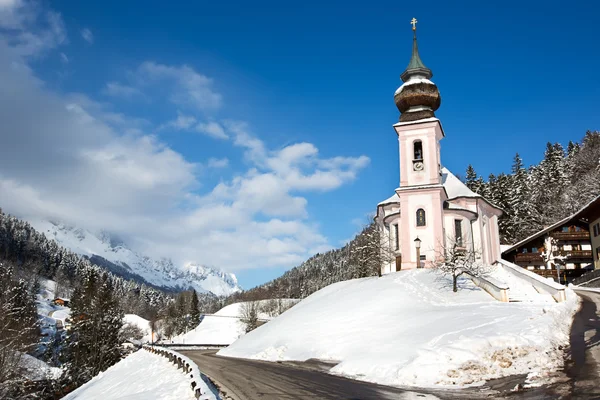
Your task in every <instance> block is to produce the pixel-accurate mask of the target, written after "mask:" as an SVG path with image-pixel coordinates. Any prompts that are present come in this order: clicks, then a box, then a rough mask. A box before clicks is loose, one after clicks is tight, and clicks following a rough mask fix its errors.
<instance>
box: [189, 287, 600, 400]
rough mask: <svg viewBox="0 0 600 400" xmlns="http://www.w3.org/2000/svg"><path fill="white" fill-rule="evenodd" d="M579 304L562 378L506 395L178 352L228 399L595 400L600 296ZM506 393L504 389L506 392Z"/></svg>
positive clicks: (502, 387) (499, 388) (505, 385)
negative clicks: (410, 385) (415, 386)
mask: <svg viewBox="0 0 600 400" xmlns="http://www.w3.org/2000/svg"><path fill="white" fill-rule="evenodd" d="M578 294H579V296H580V297H581V298H582V300H583V303H582V307H581V309H580V310H579V312H578V313H577V314H576V316H575V319H574V321H573V326H572V328H571V346H570V349H569V353H570V354H569V359H568V361H567V363H566V366H565V371H564V372H565V374H563V375H566V376H565V377H564V379H562V380H560V381H559V382H557V383H555V384H552V385H549V386H545V387H541V388H536V389H529V390H527V391H525V392H520V393H510V388H512V387H514V384H515V382H517V383H518V382H519V379H518V378H516V381H511V380H509V379H508V380H507V381H502V380H499V381H498V382H493V383H492V382H489V385H487V388H483V390H479V389H467V390H460V391H447V390H438V391H432V390H428V389H427V390H425V389H424V390H419V389H412V388H411V389H402V388H394V387H389V386H382V385H376V384H372V383H367V382H361V381H356V380H352V379H347V378H343V377H339V376H335V375H330V374H327V373H325V372H323V371H322V370H319V369H318V367H319V365H318V364H310V363H307V364H302V363H271V362H264V361H256V360H245V359H239V358H227V357H219V356H216V355H215V353H216V350H189V351H181V350H180V352H181V353H183V354H185V355H186V356H188V357H190V358H191V359H192V360H194V361H195V362H196V364H198V367H200V370H201V371H202V372H204V373H205V374H206V375H208V376H209V377H210V378H211V379H212V380H213V381H214V382H215V383H216V384H217V385H218V386H219V387H220V389H221V390H222V392H223V393H225V394H226V397H225V399H233V400H267V399H268V400H271V399H273V400H286V399H323V400H325V399H347V400H371V399H373V400H375V399H377V400H380V399H381V400H386V399H398V400H399V399H436V398H439V399H465V398H468V399H476V398H503V397H505V398H510V399H512V398H514V399H535V400H538V399H582V400H585V399H600V293H593V292H584V291H578ZM507 389H508V390H507Z"/></svg>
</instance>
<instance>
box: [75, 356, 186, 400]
mask: <svg viewBox="0 0 600 400" xmlns="http://www.w3.org/2000/svg"><path fill="white" fill-rule="evenodd" d="M73 399H81V400H93V399H99V400H100V399H111V400H118V399H127V400H146V399H156V400H179V399H181V400H185V399H189V400H193V399H195V397H194V393H193V392H192V390H191V387H190V383H189V379H188V378H187V376H186V375H185V374H183V373H182V372H181V370H178V369H177V367H175V366H174V365H173V364H171V363H170V362H169V361H168V360H167V359H166V358H164V357H160V356H158V355H155V354H151V353H149V352H147V351H145V350H139V351H137V352H135V353H133V354H131V355H129V356H128V357H127V358H125V359H124V360H121V361H120V362H118V363H117V364H115V365H113V366H112V367H110V368H109V369H107V370H106V371H104V372H102V373H100V374H99V375H98V376H96V377H94V378H93V379H92V380H91V381H89V382H87V383H86V384H84V385H83V386H81V387H80V388H78V389H77V390H75V391H74V392H72V393H70V394H68V395H67V396H66V397H64V398H63V400H73Z"/></svg>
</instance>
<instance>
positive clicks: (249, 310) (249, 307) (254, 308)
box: [240, 300, 260, 333]
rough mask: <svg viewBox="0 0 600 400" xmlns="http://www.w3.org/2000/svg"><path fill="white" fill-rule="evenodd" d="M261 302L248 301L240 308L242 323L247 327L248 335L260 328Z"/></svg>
mask: <svg viewBox="0 0 600 400" xmlns="http://www.w3.org/2000/svg"><path fill="white" fill-rule="evenodd" d="M259 308H260V302H258V301H254V300H253V301H247V302H245V303H242V305H241V307H240V312H241V321H242V322H243V323H244V324H245V325H246V333H248V332H250V331H252V330H254V329H256V328H258V312H259Z"/></svg>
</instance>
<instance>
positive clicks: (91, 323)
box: [66, 271, 123, 385]
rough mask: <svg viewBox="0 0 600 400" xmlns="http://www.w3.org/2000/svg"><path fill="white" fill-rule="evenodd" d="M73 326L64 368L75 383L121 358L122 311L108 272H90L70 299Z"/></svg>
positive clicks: (81, 381) (90, 376)
mask: <svg viewBox="0 0 600 400" xmlns="http://www.w3.org/2000/svg"><path fill="white" fill-rule="evenodd" d="M71 319H72V321H73V326H72V328H71V331H70V332H69V336H68V338H67V341H68V347H67V353H66V356H67V359H68V362H67V368H68V371H69V379H71V380H72V382H73V383H74V384H75V385H80V384H82V383H84V382H87V381H88V380H90V379H91V378H92V377H94V376H95V375H97V374H98V373H100V372H102V371H104V370H106V369H107V368H108V367H110V366H111V365H113V364H115V363H116V362H117V361H119V359H120V358H121V341H120V335H119V333H120V331H121V328H122V326H123V311H122V310H121V308H120V306H119V302H118V300H117V298H116V296H115V293H114V289H113V286H112V283H111V281H110V277H109V276H108V274H106V273H104V274H102V275H101V276H100V275H98V274H97V273H96V272H93V271H91V272H90V273H89V274H88V275H87V276H86V277H85V279H84V282H83V284H82V285H81V287H79V288H77V289H76V290H75V292H74V294H73V298H72V299H71Z"/></svg>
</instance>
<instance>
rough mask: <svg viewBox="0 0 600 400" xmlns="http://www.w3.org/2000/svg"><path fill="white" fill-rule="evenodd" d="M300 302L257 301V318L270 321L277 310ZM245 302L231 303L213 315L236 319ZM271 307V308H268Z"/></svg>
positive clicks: (279, 300)
mask: <svg viewBox="0 0 600 400" xmlns="http://www.w3.org/2000/svg"><path fill="white" fill-rule="evenodd" d="M299 301H300V300H298V299H271V300H259V301H257V303H258V307H259V313H258V318H259V319H265V320H270V319H272V318H275V317H276V316H277V315H279V312H278V309H279V308H281V309H285V310H287V309H288V308H290V307H292V306H293V305H294V304H297V303H298V302H299ZM246 303H247V302H240V303H233V304H230V305H228V306H225V307H223V308H221V309H220V310H219V311H217V312H216V313H215V314H214V315H220V316H224V317H238V318H241V317H242V316H243V312H242V309H243V307H244V304H246ZM269 306H271V307H269Z"/></svg>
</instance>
